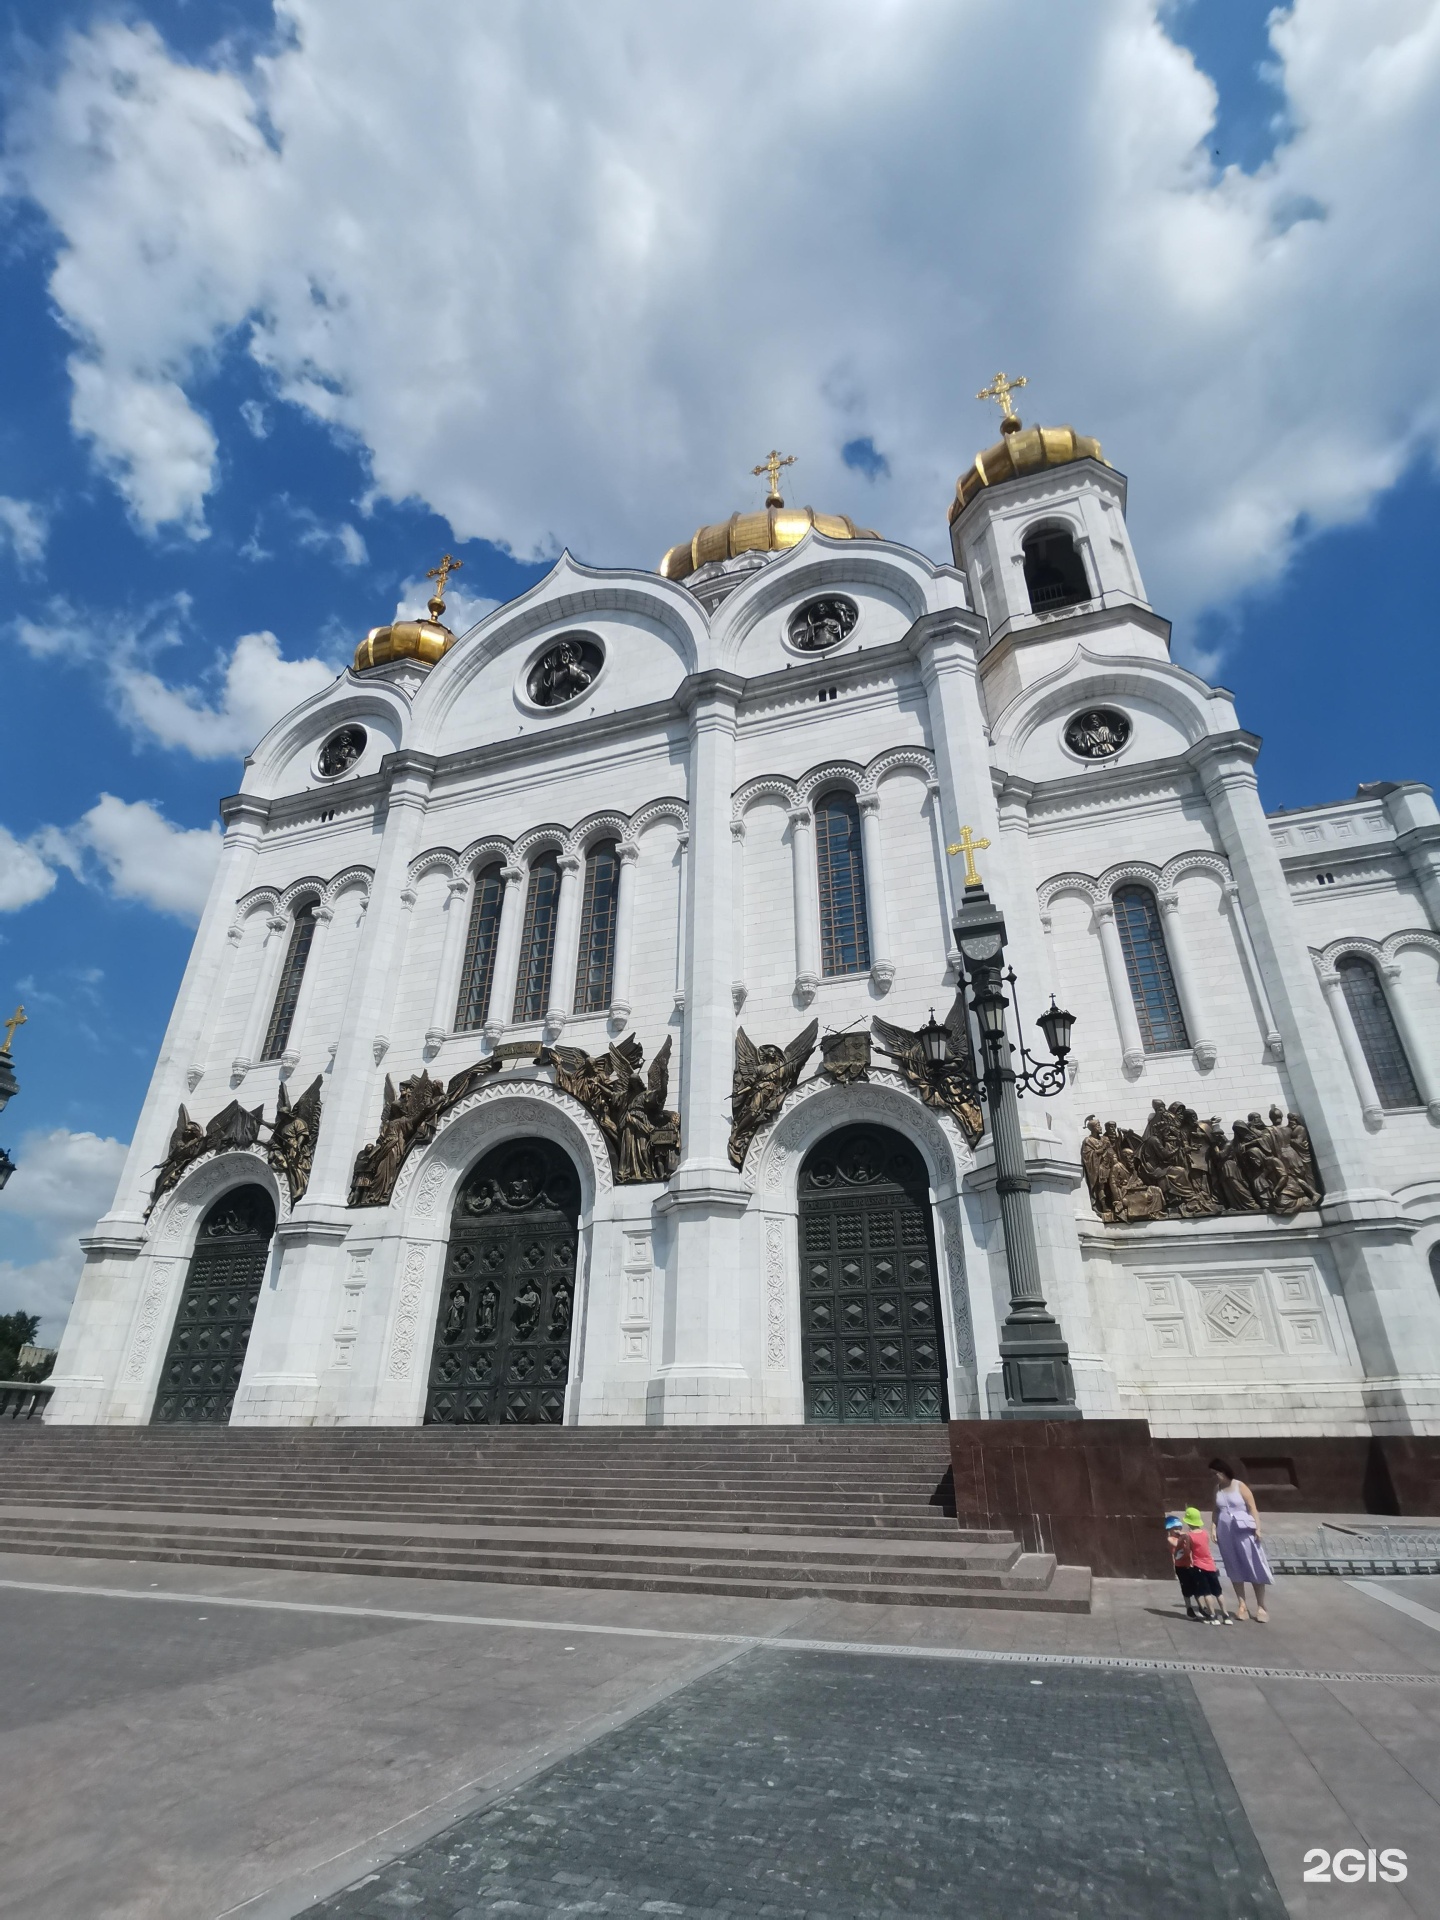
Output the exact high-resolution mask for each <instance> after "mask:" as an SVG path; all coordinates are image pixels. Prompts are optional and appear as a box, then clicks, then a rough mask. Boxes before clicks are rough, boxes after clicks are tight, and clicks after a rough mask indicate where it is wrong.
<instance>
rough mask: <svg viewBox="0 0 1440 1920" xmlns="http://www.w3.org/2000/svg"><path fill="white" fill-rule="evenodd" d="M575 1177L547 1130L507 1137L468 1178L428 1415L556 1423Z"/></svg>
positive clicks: (566, 1346)
mask: <svg viewBox="0 0 1440 1920" xmlns="http://www.w3.org/2000/svg"><path fill="white" fill-rule="evenodd" d="M579 1216H580V1181H579V1178H578V1176H577V1174H576V1172H575V1169H574V1167H573V1166H572V1165H571V1163H570V1161H569V1159H568V1158H567V1157H566V1155H565V1154H564V1153H562V1152H561V1150H560V1148H559V1147H555V1146H552V1145H551V1144H550V1142H549V1141H548V1140H511V1141H508V1142H507V1143H506V1144H505V1145H504V1146H502V1147H496V1148H495V1149H494V1150H493V1152H490V1153H487V1154H486V1155H485V1158H484V1159H483V1160H481V1161H480V1162H479V1163H478V1165H477V1166H475V1167H474V1168H472V1170H471V1171H470V1172H469V1173H468V1174H467V1175H466V1177H465V1179H464V1180H463V1181H462V1182H461V1185H460V1191H459V1193H458V1194H457V1195H456V1199H455V1208H454V1211H453V1213H452V1214H451V1216H450V1244H449V1247H448V1248H447V1250H446V1255H445V1278H444V1282H443V1284H442V1285H441V1288H440V1308H439V1312H438V1314H437V1316H436V1322H435V1345H434V1350H433V1352H432V1354H431V1357H430V1383H429V1390H428V1392H427V1395H426V1400H425V1423H426V1425H427V1426H433V1425H440V1424H448V1423H451V1422H454V1423H456V1424H466V1425H469V1424H474V1423H480V1424H485V1425H491V1426H499V1425H506V1426H509V1425H520V1426H533V1425H540V1426H558V1425H559V1424H560V1422H561V1420H562V1419H563V1418H564V1415H565V1383H566V1381H567V1380H568V1379H569V1377H570V1322H571V1318H572V1316H573V1313H574V1307H575V1254H576V1248H577V1246H578V1244H579V1234H578V1230H577V1222H578V1220H579Z"/></svg>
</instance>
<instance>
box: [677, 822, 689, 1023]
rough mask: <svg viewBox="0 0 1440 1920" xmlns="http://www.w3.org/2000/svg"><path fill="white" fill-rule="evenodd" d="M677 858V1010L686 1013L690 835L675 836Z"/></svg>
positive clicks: (686, 833)
mask: <svg viewBox="0 0 1440 1920" xmlns="http://www.w3.org/2000/svg"><path fill="white" fill-rule="evenodd" d="M675 858H676V860H677V861H678V862H679V866H680V871H679V874H678V875H677V886H676V900H677V918H678V921H679V925H678V927H677V928H676V932H675V1010H676V1012H677V1013H683V1012H684V1011H685V983H686V981H687V980H688V979H689V978H690V834H689V831H688V830H687V831H686V832H684V833H678V834H676V836H675Z"/></svg>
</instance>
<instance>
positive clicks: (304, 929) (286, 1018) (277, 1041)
mask: <svg viewBox="0 0 1440 1920" xmlns="http://www.w3.org/2000/svg"><path fill="white" fill-rule="evenodd" d="M314 938H315V902H314V901H313V900H307V901H306V902H305V904H304V906H303V907H297V908H296V909H295V924H294V925H293V926H292V927H291V929H290V945H289V947H288V948H287V950H286V954H285V965H284V968H283V969H282V971H281V974H280V986H279V990H278V991H277V993H276V995H275V1008H274V1011H273V1012H272V1013H271V1015H270V1026H269V1029H268V1031H267V1032H266V1035H265V1049H264V1051H263V1052H262V1053H261V1055H260V1058H261V1059H262V1060H278V1059H279V1058H280V1056H281V1054H282V1053H284V1051H285V1049H286V1047H288V1046H289V1044H290V1029H291V1027H292V1026H293V1025H294V1023H295V1007H296V1004H297V1002H298V1001H299V998H300V982H301V981H302V980H303V979H304V978H305V962H306V961H307V960H308V959H309V958H310V944H311V942H312V941H313V940H314Z"/></svg>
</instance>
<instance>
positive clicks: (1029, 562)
mask: <svg viewBox="0 0 1440 1920" xmlns="http://www.w3.org/2000/svg"><path fill="white" fill-rule="evenodd" d="M1021 551H1022V553H1023V554H1024V556H1025V586H1026V588H1027V590H1028V592H1029V594H1030V606H1031V609H1032V611H1034V612H1035V613H1053V612H1054V610H1055V609H1056V608H1057V607H1073V606H1074V605H1075V604H1076V603H1077V601H1081V600H1088V599H1089V598H1090V582H1089V581H1088V580H1087V579H1086V578H1085V562H1084V561H1083V560H1082V559H1081V558H1080V555H1079V552H1078V550H1077V549H1076V546H1075V542H1074V540H1073V539H1072V538H1071V536H1070V535H1069V534H1068V533H1067V532H1066V531H1065V529H1064V528H1063V527H1036V528H1035V530H1034V532H1033V533H1027V534H1026V536H1025V538H1024V540H1023V541H1022V542H1021Z"/></svg>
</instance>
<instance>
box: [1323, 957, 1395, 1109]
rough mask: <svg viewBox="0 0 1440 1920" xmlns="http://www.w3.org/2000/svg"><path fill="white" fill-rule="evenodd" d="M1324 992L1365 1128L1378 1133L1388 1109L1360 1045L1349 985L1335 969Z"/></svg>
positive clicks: (1328, 975) (1328, 970)
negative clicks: (1358, 1099)
mask: <svg viewBox="0 0 1440 1920" xmlns="http://www.w3.org/2000/svg"><path fill="white" fill-rule="evenodd" d="M1320 988H1321V991H1322V992H1323V993H1324V995H1325V998H1326V1000H1327V1001H1328V1002H1329V1004H1330V1017H1331V1018H1332V1019H1333V1020H1334V1022H1335V1031H1336V1033H1337V1034H1338V1035H1339V1038H1340V1047H1341V1051H1342V1052H1343V1053H1344V1055H1345V1064H1346V1065H1347V1066H1348V1067H1349V1069H1350V1078H1351V1079H1352V1080H1353V1081H1354V1082H1355V1091H1356V1093H1357V1094H1358V1095H1359V1096H1360V1111H1361V1113H1362V1114H1363V1115H1364V1116H1365V1124H1366V1126H1367V1127H1369V1128H1370V1129H1371V1130H1372V1131H1373V1132H1376V1133H1378V1132H1379V1130H1380V1128H1381V1127H1383V1126H1384V1124H1385V1109H1384V1108H1383V1107H1382V1106H1381V1105H1380V1095H1379V1092H1378V1090H1377V1089H1376V1086H1375V1076H1374V1075H1373V1074H1372V1073H1371V1071H1370V1062H1369V1061H1368V1060H1367V1059H1366V1058H1365V1049H1364V1047H1362V1046H1361V1044H1360V1035H1359V1033H1358V1032H1357V1031H1356V1028H1355V1020H1354V1017H1353V1015H1352V1014H1351V1012H1350V1003H1349V1001H1348V1000H1347V999H1346V998H1345V983H1344V981H1343V980H1342V979H1341V978H1340V975H1339V974H1338V973H1337V972H1336V971H1335V969H1334V967H1326V968H1324V969H1323V971H1322V972H1321V975H1320Z"/></svg>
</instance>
